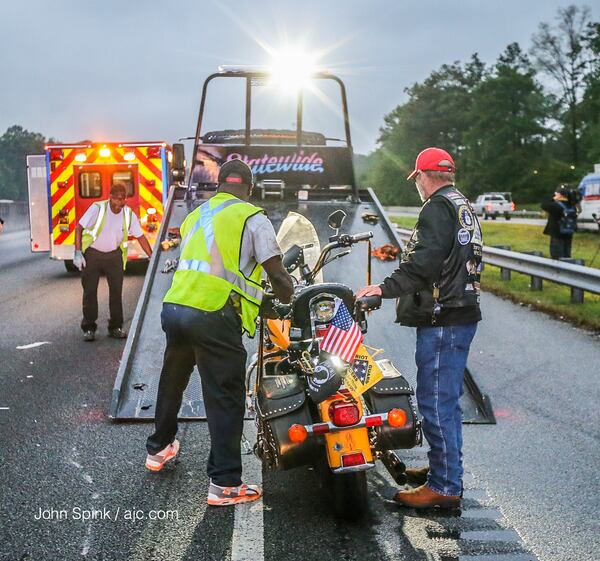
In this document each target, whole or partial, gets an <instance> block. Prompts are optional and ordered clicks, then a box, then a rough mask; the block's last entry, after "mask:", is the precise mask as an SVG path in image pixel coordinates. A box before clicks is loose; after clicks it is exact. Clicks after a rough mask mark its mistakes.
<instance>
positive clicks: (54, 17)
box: [0, 0, 600, 153]
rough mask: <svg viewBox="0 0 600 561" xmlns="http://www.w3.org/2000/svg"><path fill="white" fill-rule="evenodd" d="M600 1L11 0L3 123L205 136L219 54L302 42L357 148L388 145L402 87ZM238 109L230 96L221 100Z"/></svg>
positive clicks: (246, 53) (253, 58) (56, 133)
mask: <svg viewBox="0 0 600 561" xmlns="http://www.w3.org/2000/svg"><path fill="white" fill-rule="evenodd" d="M570 3H575V4H578V5H582V6H583V5H588V6H590V8H591V9H592V16H593V18H594V19H595V20H598V19H600V3H599V2H598V0H589V1H587V2H578V1H576V2H569V1H561V0H446V1H433V0H420V1H418V0H385V1H384V0H362V1H357V0H320V1H312V0H308V1H307V0H304V1H301V0H297V1H294V2H292V1H288V0H278V1H274V0H272V1H261V0H253V1H247V0H228V1H225V0H222V1H220V2H217V1H212V0H203V1H200V0H196V1H185V2H183V1H180V2H178V1H176V0H173V1H162V2H158V1H156V0H148V1H144V2H141V1H136V0H132V1H123V0H120V1H117V0H100V1H96V0H93V1H90V0H88V1H85V0H79V1H77V2H74V1H67V0H64V1H63V0H54V1H51V2H49V1H47V0H44V1H41V0H23V1H21V2H3V3H2V7H1V11H0V84H1V87H0V133H1V132H4V130H5V129H6V128H7V127H8V126H10V125H13V124H19V125H22V126H24V127H25V128H27V129H29V130H32V131H37V132H41V133H43V134H44V135H46V136H48V137H50V136H52V137H55V138H57V139H60V140H61V141H63V142H69V141H76V140H80V139H84V138H89V139H91V140H98V141H100V140H102V141H111V140H154V139H156V140H159V139H160V140H163V139H164V140H167V141H169V142H174V141H176V140H177V138H179V137H182V136H187V135H190V134H193V133H194V128H195V121H196V116H197V111H198V101H199V95H200V89H201V86H202V83H203V81H204V78H206V76H208V75H209V74H210V73H212V72H214V71H215V70H216V68H217V66H218V65H219V64H265V63H267V62H268V60H269V55H268V53H267V52H266V50H265V45H268V47H269V48H274V49H281V48H283V47H284V46H285V45H286V44H291V45H303V46H304V47H305V48H309V49H311V50H312V51H314V52H319V53H324V54H323V56H322V58H321V60H320V64H321V65H323V66H325V67H328V68H330V69H332V70H333V71H335V72H336V73H337V74H338V75H340V77H341V78H342V79H344V81H345V82H346V86H347V89H348V98H349V107H350V118H351V123H352V133H353V143H354V147H355V151H357V152H361V153H366V152H369V151H371V150H372V149H373V148H374V147H375V143H376V139H377V136H378V130H379V127H380V126H381V125H382V122H383V116H384V115H385V114H386V113H387V112H389V111H391V110H392V109H393V108H394V107H395V106H396V105H398V103H400V102H402V101H403V99H404V94H403V90H404V88H405V87H406V86H409V85H410V84H412V83H414V82H415V81H420V80H423V79H424V78H425V77H426V76H427V75H428V74H429V73H430V72H431V71H432V70H434V69H436V68H439V66H440V65H442V64H444V63H451V62H453V61H455V60H460V61H465V60H467V59H468V58H469V57H470V55H471V54H472V53H474V52H477V53H479V55H480V57H481V58H482V59H483V60H484V61H485V62H493V61H494V60H495V59H496V58H497V56H498V54H499V53H500V52H501V51H502V50H503V49H504V48H505V47H506V45H507V44H509V43H511V42H513V41H517V42H519V43H520V44H521V46H522V47H523V48H524V49H526V50H527V49H528V48H529V47H530V39H531V35H532V33H534V32H535V31H536V29H537V26H538V24H539V23H540V22H541V21H548V22H552V21H553V20H554V18H555V15H556V12H557V8H558V7H564V6H567V5H569V4H570ZM216 107H217V109H219V111H223V112H227V111H229V110H230V109H229V108H228V106H227V104H226V103H225V102H223V103H222V106H219V104H218V103H217V104H216Z"/></svg>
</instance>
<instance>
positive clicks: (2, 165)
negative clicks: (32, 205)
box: [0, 125, 46, 201]
mask: <svg viewBox="0 0 600 561" xmlns="http://www.w3.org/2000/svg"><path fill="white" fill-rule="evenodd" d="M45 142H46V139H45V138H44V136H43V135H41V134H39V133H35V132H29V131H26V130H25V129H24V128H23V127H20V126H18V125H13V126H12V127H9V128H8V129H7V130H6V132H5V133H4V134H3V135H2V136H0V199H12V200H16V201H25V200H27V160H26V156H27V155H28V154H42V153H43V152H44V143H45Z"/></svg>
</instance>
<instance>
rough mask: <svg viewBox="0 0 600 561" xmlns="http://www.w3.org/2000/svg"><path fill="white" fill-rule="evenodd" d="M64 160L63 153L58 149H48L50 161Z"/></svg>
mask: <svg viewBox="0 0 600 561" xmlns="http://www.w3.org/2000/svg"><path fill="white" fill-rule="evenodd" d="M63 158H64V152H63V151H62V150H61V149H60V148H51V149H50V161H51V162H55V161H57V160H62V159H63Z"/></svg>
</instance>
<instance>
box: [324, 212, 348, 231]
mask: <svg viewBox="0 0 600 561" xmlns="http://www.w3.org/2000/svg"><path fill="white" fill-rule="evenodd" d="M345 218H346V213H345V212H344V211H343V210H342V209H339V210H336V211H335V212H332V213H331V214H330V215H329V217H328V218H327V224H329V227H330V228H332V229H333V230H339V229H340V227H341V226H342V224H343V223H344V219H345Z"/></svg>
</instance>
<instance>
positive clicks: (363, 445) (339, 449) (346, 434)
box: [319, 395, 373, 471]
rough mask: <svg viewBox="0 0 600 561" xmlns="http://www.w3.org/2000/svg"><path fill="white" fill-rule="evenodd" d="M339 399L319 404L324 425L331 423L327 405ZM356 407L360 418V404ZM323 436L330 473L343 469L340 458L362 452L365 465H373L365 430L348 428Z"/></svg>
mask: <svg viewBox="0 0 600 561" xmlns="http://www.w3.org/2000/svg"><path fill="white" fill-rule="evenodd" d="M339 399H340V396H339V395H335V396H332V397H330V398H328V399H326V400H325V401H323V402H321V403H320V404H319V412H320V414H321V419H322V420H323V422H325V423H326V422H330V421H331V419H330V417H329V405H330V404H331V403H332V402H333V401H338V400H339ZM357 405H358V409H359V412H360V416H361V417H362V416H363V415H364V409H363V406H362V403H360V402H359V403H358V404H357ZM323 436H324V437H325V448H326V450H327V463H328V464H329V467H330V468H331V470H332V471H337V470H340V469H341V468H343V466H342V456H344V455H345V454H352V453H356V452H362V454H363V456H364V458H365V463H366V464H372V463H373V453H372V452H371V444H370V442H369V433H368V431H367V429H366V428H364V427H363V428H355V429H352V428H349V429H348V430H341V431H337V432H334V433H326V434H324V435H323ZM365 467H371V466H365Z"/></svg>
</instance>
